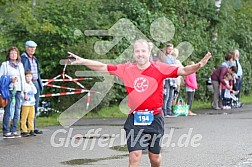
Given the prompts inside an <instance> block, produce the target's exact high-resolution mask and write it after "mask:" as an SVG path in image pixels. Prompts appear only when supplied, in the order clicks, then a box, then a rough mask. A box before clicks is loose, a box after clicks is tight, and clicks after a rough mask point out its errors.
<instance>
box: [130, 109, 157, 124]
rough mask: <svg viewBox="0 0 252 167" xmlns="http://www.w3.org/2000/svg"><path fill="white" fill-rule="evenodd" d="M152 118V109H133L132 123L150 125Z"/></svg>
mask: <svg viewBox="0 0 252 167" xmlns="http://www.w3.org/2000/svg"><path fill="white" fill-rule="evenodd" d="M153 120H154V115H153V111H134V125H150V124H151V123H152V122H153Z"/></svg>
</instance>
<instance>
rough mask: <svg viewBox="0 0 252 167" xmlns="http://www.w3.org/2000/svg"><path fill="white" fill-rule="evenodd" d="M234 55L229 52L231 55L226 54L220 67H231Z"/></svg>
mask: <svg viewBox="0 0 252 167" xmlns="http://www.w3.org/2000/svg"><path fill="white" fill-rule="evenodd" d="M234 63H235V62H234V53H233V52H231V53H228V54H226V56H225V61H224V62H223V63H221V66H226V67H231V66H234V65H235V64H234Z"/></svg>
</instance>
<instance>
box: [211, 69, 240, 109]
mask: <svg viewBox="0 0 252 167" xmlns="http://www.w3.org/2000/svg"><path fill="white" fill-rule="evenodd" d="M236 72H237V68H236V66H231V67H226V66H220V67H219V68H217V69H216V70H214V71H213V73H212V75H211V80H212V85H213V91H214V95H213V103H212V107H213V109H215V110H219V109H222V108H223V107H222V100H221V97H220V83H222V84H223V85H225V86H226V87H227V88H228V89H230V86H229V85H226V82H225V81H224V76H225V75H226V74H227V73H230V74H234V73H236Z"/></svg>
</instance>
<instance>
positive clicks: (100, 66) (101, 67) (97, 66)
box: [67, 52, 108, 72]
mask: <svg viewBox="0 0 252 167" xmlns="http://www.w3.org/2000/svg"><path fill="white" fill-rule="evenodd" d="M67 53H68V54H69V55H70V56H72V57H74V58H76V60H70V61H71V64H76V65H77V64H79V65H85V66H87V67H88V68H90V69H91V70H94V71H100V72H107V71H108V70H107V64H104V63H101V62H99V61H95V60H89V59H84V58H81V57H79V56H77V55H75V54H73V53H71V52H67Z"/></svg>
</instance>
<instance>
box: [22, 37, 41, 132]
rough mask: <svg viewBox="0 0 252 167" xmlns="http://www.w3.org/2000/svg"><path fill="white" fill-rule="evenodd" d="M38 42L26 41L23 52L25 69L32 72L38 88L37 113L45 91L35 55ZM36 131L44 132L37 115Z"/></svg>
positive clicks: (36, 96) (33, 80) (34, 82)
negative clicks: (40, 96) (41, 129)
mask: <svg viewBox="0 0 252 167" xmlns="http://www.w3.org/2000/svg"><path fill="white" fill-rule="evenodd" d="M36 48H37V44H36V43H35V42H34V41H26V42H25V52H24V53H22V54H21V61H22V63H23V65H24V69H25V71H28V70H29V71H31V72H32V82H33V84H34V85H35V87H36V89H37V93H36V94H35V99H36V101H35V115H36V114H37V113H38V106H39V95H40V93H41V92H42V91H43V84H42V80H41V77H40V67H39V62H38V59H37V58H36V57H35V52H36ZM34 133H36V134H42V133H43V132H42V131H40V130H38V129H37V127H36V116H35V119H34Z"/></svg>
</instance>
